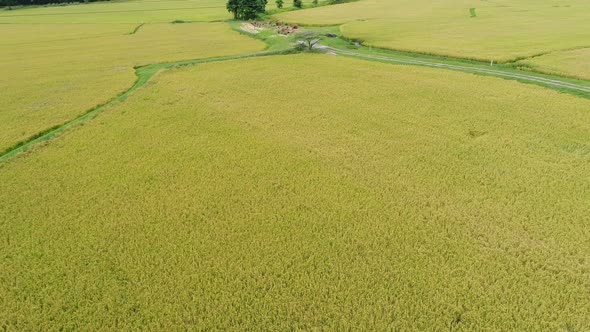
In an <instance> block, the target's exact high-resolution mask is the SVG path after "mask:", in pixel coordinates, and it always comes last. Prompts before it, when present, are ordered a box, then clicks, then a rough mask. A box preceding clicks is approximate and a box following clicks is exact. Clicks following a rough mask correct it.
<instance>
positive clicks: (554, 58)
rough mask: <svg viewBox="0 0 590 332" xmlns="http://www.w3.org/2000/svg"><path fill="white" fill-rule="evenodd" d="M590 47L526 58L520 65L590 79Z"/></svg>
mask: <svg viewBox="0 0 590 332" xmlns="http://www.w3.org/2000/svg"><path fill="white" fill-rule="evenodd" d="M589 59H590V48H582V49H577V50H570V51H561V52H554V53H549V54H545V55H542V56H538V57H534V58H531V59H526V60H522V61H519V62H518V65H522V66H525V67H528V68H530V69H533V70H535V71H540V72H543V73H547V74H554V75H562V76H569V77H573V78H578V79H582V80H590V61H589Z"/></svg>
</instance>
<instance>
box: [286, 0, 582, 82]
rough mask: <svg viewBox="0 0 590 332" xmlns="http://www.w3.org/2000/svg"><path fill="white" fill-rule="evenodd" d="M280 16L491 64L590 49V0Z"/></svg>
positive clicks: (365, 4)
mask: <svg viewBox="0 0 590 332" xmlns="http://www.w3.org/2000/svg"><path fill="white" fill-rule="evenodd" d="M276 18H277V19H278V20H281V21H288V22H296V23H300V24H312V25H341V27H340V29H341V32H342V34H343V35H344V36H345V37H348V38H351V39H357V40H362V41H364V43H365V44H366V45H369V46H374V47H381V48H388V49H395V50H401V51H411V52H419V53H426V54H435V55H443V56H449V57H458V58H467V59H473V60H481V61H487V62H489V61H495V62H500V63H504V62H513V61H517V60H520V59H523V58H528V57H531V56H536V55H540V54H545V53H550V52H555V51H560V50H566V49H572V48H579V47H588V46H590V44H589V40H590V3H588V2H587V1H584V0H564V1H547V0H543V1H533V0H521V1H508V0H495V1H476V0H448V1H434V2H433V1H425V0H421V1H416V0H412V1H410V0H360V1H357V2H352V3H346V4H342V5H337V6H331V7H321V8H317V9H309V10H304V11H293V12H288V13H283V14H280V15H277V16H276ZM577 61H579V62H582V61H587V57H584V58H583V59H579V60H577ZM541 67H542V65H541ZM567 70H568V71H575V68H568V69H567Z"/></svg>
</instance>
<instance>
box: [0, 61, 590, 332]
mask: <svg viewBox="0 0 590 332" xmlns="http://www.w3.org/2000/svg"><path fill="white" fill-rule="evenodd" d="M443 72H444V74H445V75H444V76H443V77H442V78H441V70H437V69H428V68H420V67H412V66H393V65H387V64H379V63H371V62H366V61H361V60H353V59H346V58H338V57H328V56H325V55H294V56H282V57H261V58H255V59H247V60H235V61H227V62H222V63H210V64H203V65H198V66H195V67H191V68H183V69H176V70H172V71H167V72H163V73H160V74H159V75H158V76H156V77H155V78H154V80H153V81H152V82H151V83H150V84H149V85H148V86H146V87H144V88H141V89H139V90H137V91H136V92H135V94H134V95H132V96H131V97H130V98H129V99H127V101H126V102H125V103H122V104H119V105H117V106H116V107H114V108H113V109H110V110H108V111H106V112H104V113H102V114H101V115H100V116H98V117H97V118H96V119H94V120H93V121H90V122H88V123H87V124H86V125H84V126H83V127H79V128H76V129H74V130H70V131H69V132H67V133H66V134H64V135H62V136H60V137H58V138H56V139H55V140H53V141H52V142H51V144H49V145H47V146H45V147H42V148H39V149H37V150H33V151H31V152H30V153H28V154H25V155H22V156H21V157H19V158H16V159H13V160H11V161H9V162H7V163H5V164H3V166H2V168H0V186H1V190H0V204H2V206H1V208H0V228H1V229H2V230H3V234H2V238H0V254H1V256H0V257H2V260H3V268H2V269H0V325H2V326H8V327H9V329H15V330H29V329H53V328H55V329H57V328H64V329H66V330H95V329H107V330H114V329H117V330H132V329H148V330H182V329H196V330H213V329H220V330H231V329H239V330H290V329H303V330H312V329H314V328H318V329H329V330H347V329H353V330H357V329H362V330H396V329H397V330H402V331H439V330H445V331H446V330H449V327H451V329H452V330H453V331H456V330H459V329H460V330H464V331H499V330H504V331H506V330H510V331H566V330H567V329H569V330H573V331H584V330H587V329H588V328H590V316H589V315H588V313H589V312H590V299H589V297H588V289H589V288H590V260H589V257H590V242H588V238H589V236H590V234H589V229H588V227H587V225H588V222H589V219H588V218H589V217H588V216H590V206H589V205H588V200H589V199H590V194H589V193H590V180H589V178H588V176H587V174H589V173H590V163H589V161H590V146H589V145H588V141H589V138H590V112H588V110H589V109H590V102H589V101H588V100H584V99H580V98H576V97H571V96H567V95H563V94H560V93H557V92H553V91H550V90H547V89H544V88H540V87H534V86H530V85H523V84H520V83H517V82H508V81H504V80H500V79H496V78H491V77H481V76H474V75H468V74H462V73H456V72H451V71H443ZM275 73H280V75H275ZM228 82H232V89H228ZM276 87H283V88H282V89H280V98H277V93H278V92H277V89H276ZM286 87H289V88H286ZM97 142H100V144H97Z"/></svg>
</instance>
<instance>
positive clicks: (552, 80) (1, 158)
mask: <svg viewBox="0 0 590 332" xmlns="http://www.w3.org/2000/svg"><path fill="white" fill-rule="evenodd" d="M317 49H319V50H323V51H327V52H331V53H332V54H333V55H334V54H336V55H342V56H348V57H355V58H359V59H364V60H369V61H380V62H388V63H397V64H403V65H415V66H426V67H433V68H441V69H450V70H457V71H462V72H468V73H473V74H479V75H487V76H496V77H500V78H505V79H511V80H517V81H520V82H525V83H532V84H537V85H540V86H544V87H548V88H552V89H556V90H559V91H562V92H568V93H572V94H575V95H578V96H580V97H585V98H590V84H588V85H583V84H577V83H574V82H568V79H565V78H563V79H561V78H559V77H558V76H553V75H543V74H533V73H531V74H525V73H520V72H516V71H518V70H516V69H507V68H506V67H504V68H502V67H500V68H502V69H490V68H489V67H487V66H486V65H485V64H469V65H467V64H466V65H457V64H453V63H450V62H452V61H453V59H448V60H447V62H445V61H444V60H433V59H431V58H429V57H426V56H422V55H420V54H411V57H410V56H401V55H394V54H387V55H380V54H369V53H362V52H354V51H350V50H344V49H340V48H335V47H331V46H325V45H317ZM285 51H287V50H278V51H265V52H258V53H250V54H244V55H237V56H225V57H216V58H208V59H198V60H189V61H178V62H170V63H160V64H152V65H147V66H143V67H139V68H136V69H135V74H136V75H137V80H136V82H135V84H134V85H133V86H131V87H130V88H129V89H128V90H126V91H124V92H123V93H121V94H119V95H118V96H116V97H114V98H113V99H111V100H110V101H108V102H106V103H104V104H102V105H99V106H97V107H94V108H92V109H90V110H88V111H86V112H85V113H83V114H82V115H79V116H78V117H76V118H74V119H72V120H69V121H67V122H65V123H63V124H61V125H58V126H55V127H52V128H49V129H47V130H44V131H42V132H40V133H38V134H36V135H35V136H33V137H30V138H29V139H27V140H24V141H22V142H20V143H18V144H16V145H14V146H12V147H11V148H9V149H7V150H5V151H3V152H0V164H1V163H3V162H5V161H6V160H8V159H10V158H12V157H14V156H16V155H18V154H20V153H22V152H25V151H27V150H29V149H30V148H31V147H33V146H35V145H36V144H38V143H42V142H46V141H48V140H50V139H51V138H53V137H55V136H56V135H58V134H60V133H62V132H63V131H65V130H66V129H68V128H70V127H72V126H74V125H76V124H79V123H81V122H83V121H86V120H89V119H92V118H94V117H95V116H96V115H97V114H99V113H100V112H102V111H104V110H106V109H108V108H110V107H112V106H115V105H116V104H118V103H121V102H123V101H125V99H127V97H129V95H131V94H132V93H133V92H134V91H135V90H136V89H138V88H140V87H142V86H144V85H145V84H146V83H147V82H148V81H149V80H150V79H151V78H152V77H153V76H154V75H155V74H156V73H158V72H160V71H162V70H167V69H172V68H178V67H182V66H191V65H196V64H200V63H207V62H220V61H227V60H236V59H244V58H251V57H258V56H269V55H281V54H285V53H286V52H285ZM418 58H422V60H417V59H418ZM569 81H572V80H569ZM578 82H579V81H578Z"/></svg>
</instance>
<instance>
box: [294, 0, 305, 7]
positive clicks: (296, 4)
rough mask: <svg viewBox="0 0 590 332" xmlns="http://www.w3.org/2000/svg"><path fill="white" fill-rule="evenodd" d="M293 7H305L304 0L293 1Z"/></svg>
mask: <svg viewBox="0 0 590 332" xmlns="http://www.w3.org/2000/svg"><path fill="white" fill-rule="evenodd" d="M293 7H295V8H301V7H303V1H302V0H293Z"/></svg>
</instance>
